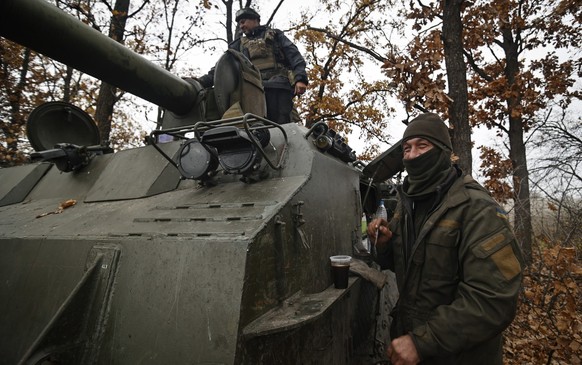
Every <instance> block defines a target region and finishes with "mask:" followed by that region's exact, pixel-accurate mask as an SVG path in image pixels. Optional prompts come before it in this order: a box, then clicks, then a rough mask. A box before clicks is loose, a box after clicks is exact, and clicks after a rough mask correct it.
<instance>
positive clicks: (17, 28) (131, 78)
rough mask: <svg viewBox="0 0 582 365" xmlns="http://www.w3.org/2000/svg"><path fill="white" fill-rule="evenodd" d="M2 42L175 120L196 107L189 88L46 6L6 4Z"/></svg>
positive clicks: (1, 13)
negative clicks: (69, 69)
mask: <svg viewBox="0 0 582 365" xmlns="http://www.w3.org/2000/svg"><path fill="white" fill-rule="evenodd" d="M0 36H2V37H5V38H7V39H9V40H11V41H14V42H16V43H18V44H21V45H23V46H25V47H28V48H30V49H32V50H34V51H36V52H39V53H42V54H44V55H46V56H48V57H50V58H52V59H54V60H57V61H59V62H62V63H64V64H67V65H69V66H71V67H73V68H75V69H77V70H80V71H82V72H85V73H87V74H89V75H91V76H94V77H96V78H98V79H100V80H103V81H105V82H107V83H109V84H111V85H115V86H117V87H119V88H121V89H123V90H125V91H127V92H130V93H132V94H134V95H136V96H139V97H141V98H143V99H145V100H147V101H150V102H152V103H154V104H156V105H159V106H161V107H164V108H166V109H168V110H170V111H172V112H174V113H176V114H179V115H184V114H186V113H188V112H189V111H190V110H191V108H192V107H193V105H194V102H195V99H196V94H197V92H196V89H195V88H194V87H193V86H192V85H191V84H190V83H188V82H187V81H185V80H183V79H181V78H179V77H177V76H175V75H173V74H172V73H170V72H168V71H166V70H164V69H163V68H161V67H159V66H157V65H155V64H154V63H152V62H150V61H148V60H146V59H145V58H143V57H142V56H140V55H138V54H137V53H135V52H133V51H131V50H129V49H128V48H126V47H124V46H123V45H121V44H119V43H117V42H115V41H114V40H112V39H111V38H109V37H107V36H105V35H104V34H102V33H100V32H99V31H97V30H95V29H93V28H91V27H90V26H88V25H86V24H84V23H83V22H81V21H79V20H78V19H76V18H74V17H73V16H71V15H69V14H66V13H65V12H63V11H62V10H60V9H58V8H57V7H55V6H53V5H52V4H49V3H48V2H46V1H44V0H1V1H0Z"/></svg>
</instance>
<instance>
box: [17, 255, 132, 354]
mask: <svg viewBox="0 0 582 365" xmlns="http://www.w3.org/2000/svg"><path fill="white" fill-rule="evenodd" d="M120 254H121V249H120V248H119V247H117V246H94V247H93V248H91V251H90V252H89V255H88V257H87V261H86V267H85V273H84V274H83V276H82V277H81V279H80V280H79V282H78V283H77V285H76V286H75V288H74V289H73V290H72V291H71V293H70V294H69V296H68V297H67V299H65V301H64V302H63V304H62V305H61V306H60V308H59V309H58V310H57V312H56V313H55V315H54V316H53V317H52V318H51V320H50V321H49V323H48V324H47V325H46V326H45V328H44V329H43V330H42V332H41V333H40V335H39V336H38V337H37V339H36V340H35V341H34V342H33V344H32V345H31V346H30V347H29V349H28V350H27V351H26V353H25V355H24V356H23V357H22V359H21V360H20V361H19V362H18V364H19V365H37V364H44V363H46V362H47V361H48V362H50V363H58V364H90V363H93V362H94V360H95V359H96V358H97V356H98V354H99V345H100V340H101V338H102V335H103V333H104V331H105V323H106V319H107V317H108V312H109V306H110V302H111V297H112V293H113V284H114V281H115V280H114V279H115V275H116V273H117V265H118V262H119V257H120Z"/></svg>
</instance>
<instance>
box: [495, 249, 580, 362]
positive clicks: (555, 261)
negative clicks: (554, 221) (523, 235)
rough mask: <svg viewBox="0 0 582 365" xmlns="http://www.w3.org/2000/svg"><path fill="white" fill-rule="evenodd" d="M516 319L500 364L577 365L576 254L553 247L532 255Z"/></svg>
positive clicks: (578, 358) (577, 264) (577, 268)
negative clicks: (503, 358)
mask: <svg viewBox="0 0 582 365" xmlns="http://www.w3.org/2000/svg"><path fill="white" fill-rule="evenodd" d="M533 259H534V261H533V264H532V265H531V266H530V267H529V268H527V270H526V272H525V276H524V281H523V292H522V295H521V303H520V306H519V308H518V312H517V316H516V318H515V319H514V321H513V323H512V324H511V325H510V326H509V328H508V329H507V331H506V336H505V340H506V342H505V363H506V364H508V365H512V364H564V365H566V364H572V365H577V364H580V363H581V362H582V307H580V306H579V305H578V303H580V302H581V301H582V266H581V265H580V260H579V258H577V256H576V249H575V248H566V247H560V246H559V245H556V246H554V247H549V248H546V249H543V250H541V252H539V253H538V254H537V255H534V258H533Z"/></svg>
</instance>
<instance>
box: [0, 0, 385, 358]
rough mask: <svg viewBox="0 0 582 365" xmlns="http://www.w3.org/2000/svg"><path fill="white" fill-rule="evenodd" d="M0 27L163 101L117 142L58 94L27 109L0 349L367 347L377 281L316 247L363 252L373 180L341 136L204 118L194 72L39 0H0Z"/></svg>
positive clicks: (210, 352)
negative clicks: (146, 134)
mask: <svg viewBox="0 0 582 365" xmlns="http://www.w3.org/2000/svg"><path fill="white" fill-rule="evenodd" d="M35 27H40V28H39V29H38V30H39V31H38V32H31V31H30V29H35ZM29 28H30V29H29ZM49 32H51V33H52V34H54V33H55V32H58V33H59V34H60V36H61V37H60V38H59V42H57V43H55V41H54V39H52V38H50V37H48V38H42V37H44V34H48V33H49ZM31 34H33V35H31ZM39 34H40V35H42V37H41V38H40V41H39V40H38V39H37V36H39V37H40V35H39ZM0 35H2V36H4V37H6V38H8V39H11V40H14V41H16V42H19V43H22V44H23V45H25V46H28V47H31V48H34V49H36V50H38V51H41V52H44V53H47V54H48V55H49V56H51V57H54V58H55V59H57V60H59V61H62V62H65V63H68V64H72V65H74V66H75V67H76V68H79V69H81V70H82V71H84V72H87V73H89V74H92V75H94V76H96V77H99V78H101V79H104V80H107V81H108V82H110V83H112V84H114V85H116V86H118V87H121V88H124V89H126V90H127V91H130V92H132V93H134V94H136V95H138V96H141V97H143V98H145V99H146V100H149V101H151V102H154V103H156V104H158V105H161V106H163V107H165V108H166V109H167V112H166V119H165V122H164V126H165V129H164V130H161V131H155V132H152V135H151V136H150V137H151V138H150V139H149V140H150V144H149V145H147V146H144V147H140V148H135V149H130V150H125V151H120V152H117V153H107V152H110V151H108V149H107V148H106V146H88V145H85V144H86V143H93V142H92V141H95V137H93V136H86V135H85V134H86V132H85V131H87V130H92V129H93V128H94V126H93V125H92V124H91V123H92V121H90V120H89V121H88V120H87V119H86V118H85V117H84V116H79V113H80V112H78V111H77V110H76V109H75V108H74V107H72V106H71V107H68V106H66V105H62V104H54V105H53V104H51V105H49V106H48V107H46V106H42V107H43V109H42V113H40V112H37V113H36V115H37V116H38V115H42V117H35V119H34V121H33V123H31V124H30V125H29V127H30V130H32V131H34V135H33V136H29V138H30V139H31V142H33V141H34V143H33V145H34V146H35V148H36V149H37V152H36V153H35V154H33V157H35V160H39V161H41V162H35V163H31V164H28V165H24V166H19V167H14V168H9V169H0V313H1V314H0V354H1V355H0V362H1V363H6V364H136V363H139V364H198V365H203V364H204V365H211V364H212V365H218V364H301V365H305V364H334V365H341V364H356V363H358V361H359V360H358V359H360V360H362V359H363V360H362V363H369V362H367V361H366V360H368V361H369V359H370V358H371V357H372V355H373V354H372V352H373V351H374V347H375V346H374V345H375V344H374V343H373V340H372V341H371V342H372V343H371V344H370V340H371V338H370V336H369V335H370V333H372V334H373V333H374V329H375V327H374V326H376V321H375V319H376V318H375V315H376V312H377V309H378V298H379V296H378V294H379V290H378V289H377V288H376V287H375V286H373V285H372V284H370V283H369V282H367V281H365V280H363V279H361V278H360V277H358V276H352V277H350V279H349V285H348V288H347V289H335V288H334V286H333V284H332V278H331V273H330V263H329V257H330V256H332V255H338V254H343V255H354V254H356V253H361V252H356V251H355V250H354V247H361V241H362V238H361V232H362V227H361V222H362V219H361V218H362V213H363V211H366V212H367V213H371V212H373V211H374V209H375V202H377V199H378V198H379V195H378V194H379V193H377V192H375V190H373V189H372V193H370V192H369V191H367V192H366V193H365V194H364V193H363V188H361V186H368V187H369V186H370V185H371V182H370V185H368V184H367V182H366V184H365V185H364V184H362V181H363V180H362V179H363V176H362V171H361V170H360V169H358V168H356V167H354V165H355V164H354V161H355V158H354V155H353V152H352V151H351V149H350V148H349V147H348V146H347V145H346V144H345V143H344V142H343V139H342V138H341V137H339V136H337V135H336V134H335V133H334V132H333V131H331V130H329V129H328V128H327V127H326V126H325V125H317V126H314V127H313V128H312V129H310V130H307V129H306V128H304V127H302V126H299V125H295V124H287V125H282V126H279V125H276V124H274V123H272V122H270V121H268V120H265V119H264V118H262V116H263V115H264V114H262V115H251V114H248V112H247V114H244V115H241V116H240V117H235V118H230V119H218V120H209V118H208V114H204V113H202V112H200V110H195V109H196V101H197V100H199V98H198V93H200V92H201V90H200V88H199V85H197V84H196V82H194V81H192V80H191V81H185V80H182V79H181V78H178V77H175V76H173V75H171V74H169V73H167V72H165V71H163V70H161V69H159V68H158V67H157V66H155V65H152V64H150V63H148V62H147V61H145V60H143V59H141V58H140V57H139V56H137V55H135V54H133V53H132V52H130V51H128V50H126V49H125V48H123V47H122V46H120V45H118V44H117V43H115V42H113V41H111V40H109V39H108V38H107V37H105V36H103V35H101V34H99V33H98V32H95V31H93V30H91V29H90V28H88V27H87V26H85V25H83V24H82V23H80V22H79V21H77V20H74V19H73V18H72V17H70V16H68V15H66V14H64V13H62V12H60V10H58V9H56V8H54V7H52V6H50V5H49V4H48V3H46V2H44V1H42V0H10V1H9V0H3V1H1V2H0ZM51 37H53V36H51ZM53 38H54V37H53ZM63 40H66V41H63ZM74 52H77V55H74ZM95 52H96V53H95ZM88 54H92V55H95V54H96V55H99V58H101V59H100V60H99V62H94V61H93V60H92V58H90V57H88V56H87V55H88ZM231 65H235V66H232V67H231ZM223 67H225V69H228V68H229V67H230V70H231V71H232V74H233V75H235V74H236V72H237V69H236V63H235V62H233V61H232V59H230V61H229V62H225V63H224V66H223ZM226 84H229V83H226ZM230 84H232V85H234V86H233V87H236V83H230ZM226 91H228V90H226ZM231 91H232V90H231ZM217 95H218V96H220V97H221V99H220V100H221V102H222V104H224V103H227V102H228V103H230V102H231V101H232V100H234V99H232V98H225V95H226V96H229V94H228V93H226V92H225V90H222V91H220V90H219V93H218V94H217ZM237 97H238V98H239V99H240V97H241V95H239V96H237ZM228 103H227V104H226V107H228V105H230V104H228ZM247 104H248V103H247ZM247 104H243V103H240V105H247ZM256 110H258V111H262V110H264V101H263V103H262V105H259V106H258V107H257V108H256ZM223 112H225V111H224V110H222V111H221V113H223ZM230 112H231V113H232V110H230ZM63 113H64V114H63ZM33 114H35V113H34V112H33ZM39 118H40V119H39ZM43 118H44V119H43ZM249 120H251V121H252V123H251V122H249ZM65 121H66V123H65ZM71 121H72V122H75V123H81V127H78V126H75V125H74V124H68V123H69V122H71ZM29 122H30V120H29ZM43 125H44V126H45V127H40V126H43ZM68 128H72V130H73V132H74V133H62V135H63V136H65V135H66V136H68V137H66V138H65V137H63V140H60V139H61V134H60V133H58V131H59V130H64V129H68ZM55 131H57V132H56V133H55ZM79 133H80V134H81V135H79ZM161 134H166V135H167V136H170V137H172V138H171V139H172V140H173V141H172V142H169V143H164V144H161V143H159V142H158V140H159V138H158V137H160V135H161ZM187 135H189V136H190V137H186V136H187ZM192 136H193V137H192ZM97 140H99V138H98V137H97ZM85 141H90V142H85ZM79 144H81V145H79ZM53 145H54V149H53ZM369 166H370V165H369ZM369 169H370V168H369ZM375 174H376V172H375V171H374V172H371V173H370V175H375ZM370 202H371V203H370ZM362 257H363V258H365V259H367V258H369V256H366V255H364V256H362Z"/></svg>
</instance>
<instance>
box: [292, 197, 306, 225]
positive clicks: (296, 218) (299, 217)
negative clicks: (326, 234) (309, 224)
mask: <svg viewBox="0 0 582 365" xmlns="http://www.w3.org/2000/svg"><path fill="white" fill-rule="evenodd" d="M303 204H305V202H303V201H302V200H300V201H298V202H297V203H296V204H293V207H295V213H293V222H295V225H296V226H297V227H300V226H302V225H303V224H305V219H303V213H302V212H301V207H302V206H303Z"/></svg>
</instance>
